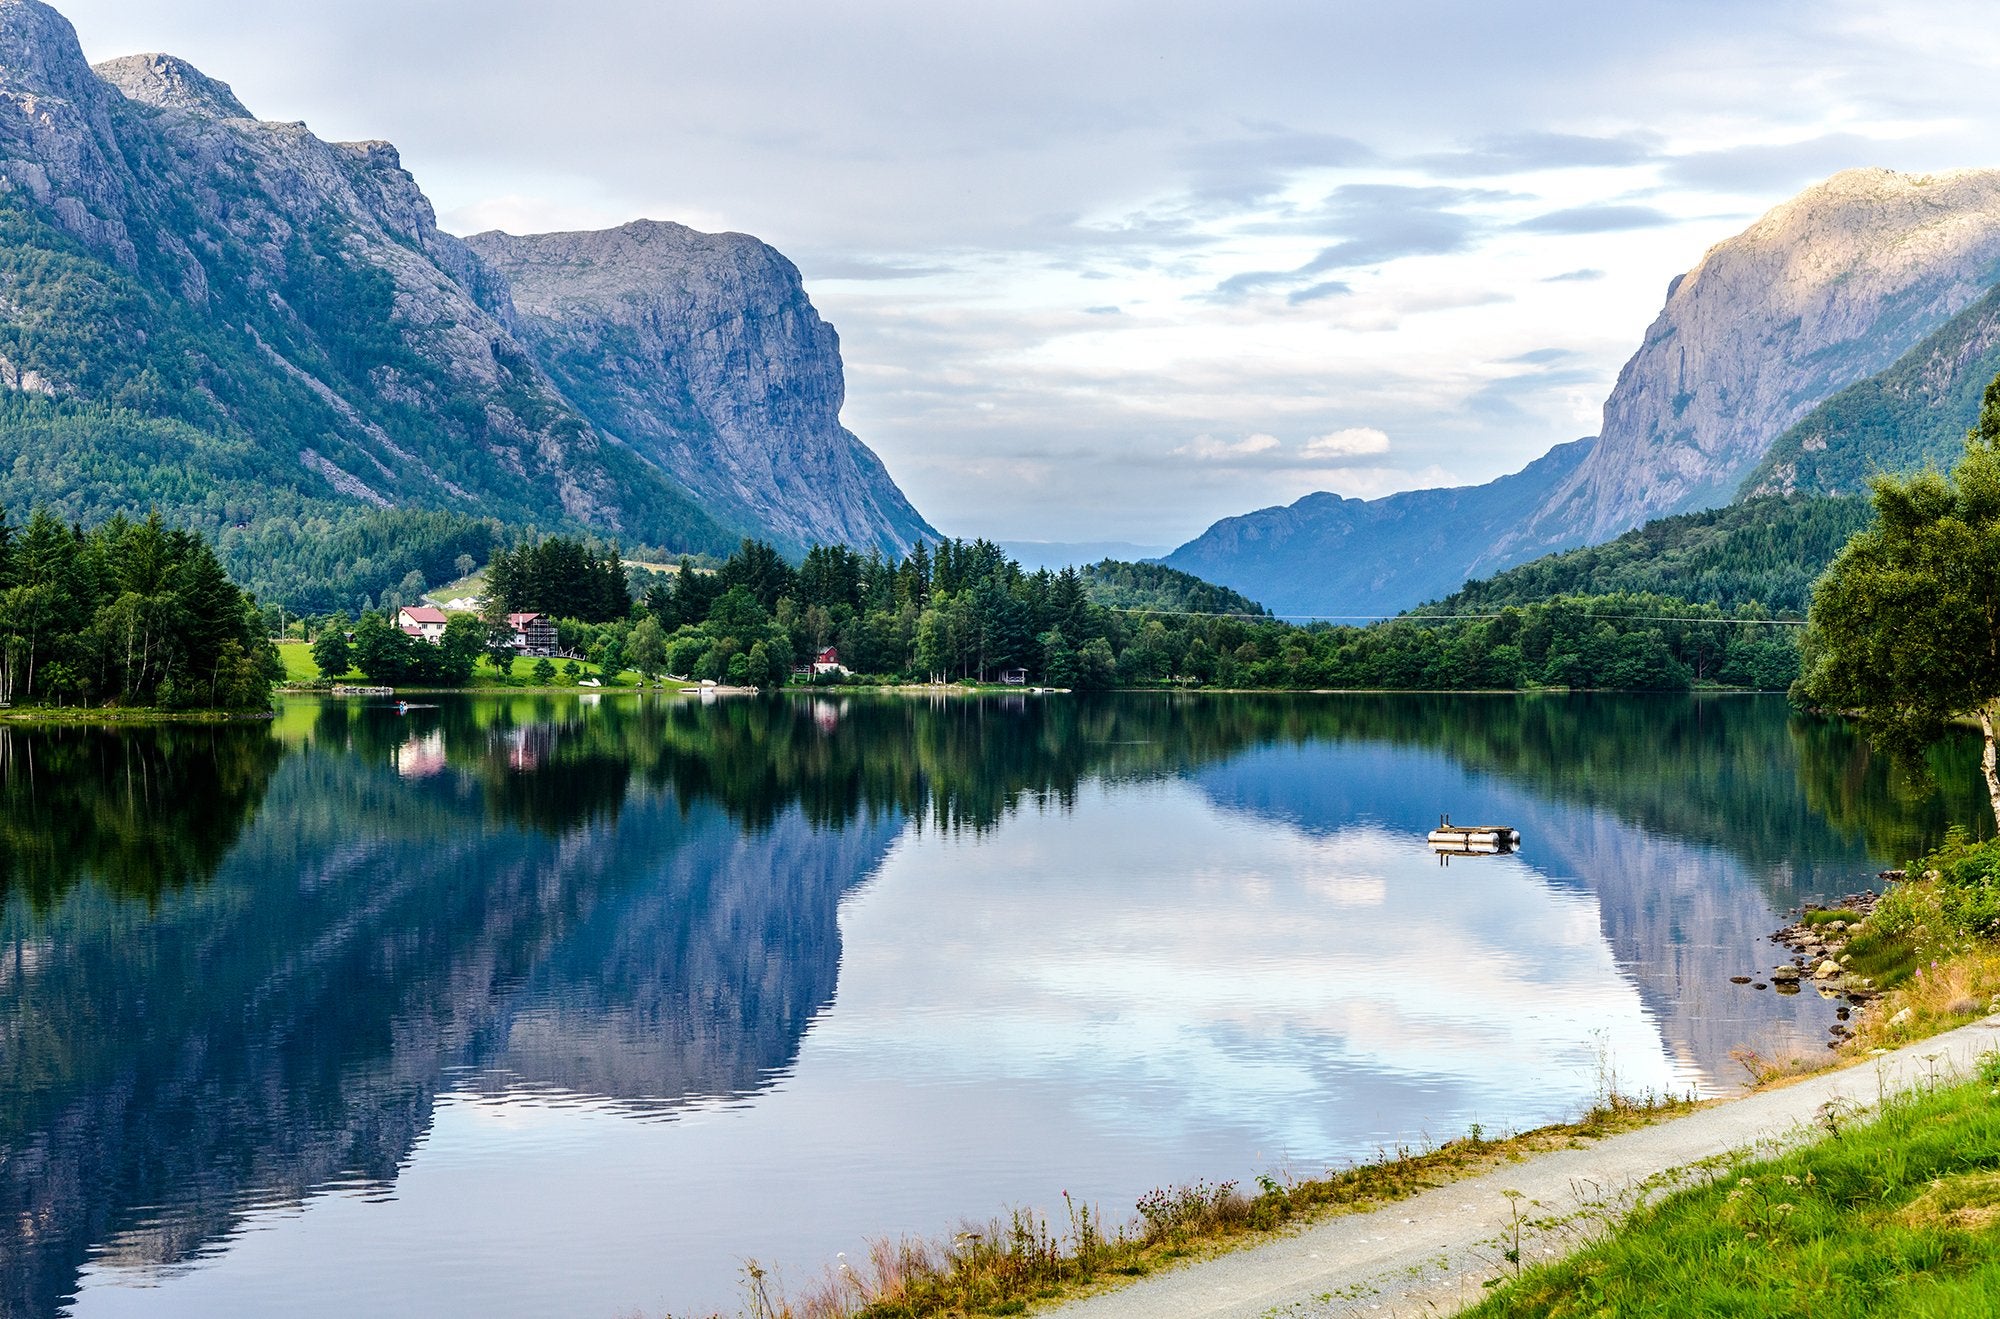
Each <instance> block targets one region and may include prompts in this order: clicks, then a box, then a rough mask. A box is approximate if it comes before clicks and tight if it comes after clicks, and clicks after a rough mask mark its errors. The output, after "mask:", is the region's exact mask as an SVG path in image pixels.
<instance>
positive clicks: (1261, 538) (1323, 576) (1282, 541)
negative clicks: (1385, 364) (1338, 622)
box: [1162, 439, 1595, 618]
mask: <svg viewBox="0 0 2000 1319" xmlns="http://www.w3.org/2000/svg"><path fill="white" fill-rule="evenodd" d="M1594 445H1595V441H1593V440H1589V439H1582V440H1572V441H1571V442H1570V443H1568V444H1559V445H1557V446H1556V447H1555V448H1553V449H1551V450H1550V451H1549V452H1548V453H1546V454H1544V455H1543V456H1542V457H1540V458H1538V459H1536V460H1535V461H1534V462H1532V463H1530V464H1528V466H1527V467H1525V468H1523V469H1522V470H1521V471H1518V472H1515V473H1514V474H1513V475H1511V476H1503V477H1501V478H1500V479H1498V480H1496V481H1490V482H1488V483H1487V484H1485V485H1478V486H1459V487H1456V488H1454V489H1449V490H1411V491H1405V492H1404V493H1402V494H1395V495H1389V496H1386V497H1384V498H1382V499H1368V500H1362V499H1342V498H1341V497H1340V496H1339V495H1333V494H1314V495H1307V496H1306V497H1305V498H1304V499H1301V500H1299V501H1298V502H1297V503H1295V504H1293V505H1291V506H1290V507H1287V508H1266V509H1260V510H1259V511H1257V512H1255V513H1246V514H1244V515H1243V516H1241V517H1234V518H1225V519H1223V520H1222V521H1221V522H1218V523H1216V524H1215V525H1214V526H1212V527H1210V528H1209V529H1208V530H1207V531H1205V532H1203V533H1202V534H1201V535H1200V536H1199V537H1197V538H1196V539H1195V540H1192V541H1190V542H1188V543H1187V544H1186V545H1183V546H1181V547H1180V548H1179V549H1177V550H1175V551H1174V552H1173V553H1172V554H1170V555H1168V556H1167V557H1166V558H1165V559H1163V560H1162V562H1163V563H1165V564H1166V565H1167V566H1168V567H1170V568H1178V569H1180V570H1181V571H1182V572H1187V573H1193V574H1194V575H1195V576H1197V577H1202V578H1205V579H1207V580H1208V581H1211V582H1216V583H1218V584H1220V585H1223V586H1227V587H1230V588H1232V589H1234V590H1237V591H1241V592H1242V593H1243V594H1245V595H1247V596H1250V597H1252V598H1253V599H1256V600H1261V601H1263V602H1264V604H1266V605H1267V606H1269V607H1270V608H1271V610H1272V611H1273V612H1274V613H1276V614H1278V615H1280V616H1281V617H1284V616H1292V617H1297V616H1302V615H1319V616H1322V617H1328V618H1367V617H1377V616H1383V615H1389V614H1397V613H1401V612H1402V611H1403V610H1405V609H1408V608H1410V607H1411V606H1413V605H1418V604H1421V603H1423V602H1424V601H1426V600H1434V599H1436V598H1437V597H1438V596H1440V595H1443V594H1445V593H1446V592H1448V591H1451V590H1454V589H1456V588H1457V587H1458V586H1459V585H1460V584H1461V583H1463V582H1464V581H1465V580H1466V579H1467V578H1468V577H1470V576H1472V575H1473V574H1474V573H1476V572H1478V571H1481V570H1482V568H1490V566H1491V565H1489V564H1488V556H1489V554H1490V547H1491V546H1492V545H1493V544H1494V542H1495V541H1497V540H1498V539H1499V538H1500V537H1502V536H1503V535H1505V534H1506V532H1507V531H1508V530H1509V529H1510V528H1512V527H1514V526H1515V525H1517V524H1518V523H1519V522H1520V521H1521V520H1522V519H1523V518H1525V517H1527V516H1528V515H1529V514H1530V513H1532V512H1533V511H1534V510H1535V509H1536V508H1538V507H1540V506H1541V504H1542V502H1543V501H1544V500H1545V499H1547V498H1548V496H1549V494H1550V492H1551V491H1553V490H1555V489H1556V488H1558V486H1560V485H1561V483H1562V482H1564V481H1565V480H1567V479H1569V478H1570V476H1572V475H1573V474H1574V473H1575V472H1576V470H1577V468H1578V467H1579V466H1580V465H1581V464H1582V463H1583V462H1584V461H1585V459H1587V458H1588V457H1589V455H1590V453H1591V451H1592V449H1593V447H1594Z"/></svg>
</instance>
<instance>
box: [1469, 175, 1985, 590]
mask: <svg viewBox="0 0 2000 1319" xmlns="http://www.w3.org/2000/svg"><path fill="white" fill-rule="evenodd" d="M1996 281H2000V170H1961V171H1957V172H1954V173H1949V174H1936V175H1910V174H1897V173H1894V172H1892V171H1889V170H1883V169H1856V170H1847V171H1845V172H1843V173H1840V174H1836V175H1834V176H1833V177H1832V178H1830V179H1827V180H1826V181H1825V182H1823V183H1819V184H1816V185H1814V186H1813V187H1811V188H1808V189H1806V190H1805V191H1804V192H1802V193H1800V194H1799V195H1798V196H1797V197H1794V198H1793V199H1792V200H1791V201H1788V202H1786V203H1785V204H1784V205H1782V206H1779V207H1776V208H1775V209H1773V210H1772V211H1770V212H1769V213H1768V214H1766V215H1765V216H1764V217H1763V218H1762V219H1760V220H1758V221H1757V222H1756V223H1755V224H1753V225H1751V226H1750V228H1748V229H1746V230H1744V231H1743V232H1742V233H1740V234H1738V235H1737V236H1735V237H1734V238H1730V239H1728V240H1726V241H1724V242H1721V243H1718V244H1716V245H1715V246H1714V247H1712V248H1710V249H1709V251H1708V253H1707V254H1706V255H1705V256H1703V257H1702V259H1701V261H1700V262H1699V263H1698V264H1697V265H1696V266H1695V267H1694V269H1693V270H1691V271H1689V272H1688V273H1687V274H1685V275H1682V276H1680V277H1679V278H1678V279H1676V280H1675V281H1674V282H1673V284H1672V285H1671V286H1670V287H1669V288H1668V290H1667V303H1666V307H1665V308H1664V309H1663V310H1662V311H1661V312H1660V315H1659V318H1658V319H1657V320H1655V321H1654V322H1653V324H1652V326H1651V327H1650V328H1649V329H1648V330H1647V331H1646V338H1645V342H1644V343H1643V344H1642V345H1641V346H1640V348H1639V351H1638V352H1637V353H1635V354H1634V355H1633V357H1632V360H1631V361H1629V362H1627V363H1626V364H1625V369H1624V370H1623V371H1621V372H1620V373H1619V375H1618V383H1617V385H1616V387H1614V388H1613V389H1612V391H1611V397H1610V398H1609V399H1608V400H1606V402H1605V404H1604V426H1603V429H1602V430H1601V431H1600V432H1599V442H1598V446H1597V451H1596V452H1595V453H1594V454H1592V455H1591V458H1590V461H1589V462H1587V463H1585V464H1584V465H1583V466H1582V467H1580V468H1579V469H1578V470H1577V472H1576V473H1575V474H1574V475H1573V476H1572V477H1571V478H1570V479H1569V480H1568V481H1566V482H1565V483H1564V484H1563V485H1562V486H1561V487H1560V488H1558V489H1557V490H1556V491H1555V492H1554V493H1553V494H1551V495H1550V497H1549V499H1548V500H1547V501H1546V502H1545V503H1544V505H1543V506H1542V508H1540V509H1538V510H1537V511H1536V514H1535V516H1534V517H1533V518H1531V519H1530V520H1529V522H1528V523H1527V524H1526V525H1525V526H1524V527H1523V528H1522V529H1521V531H1520V533H1519V534H1517V535H1513V536H1509V537H1506V538H1504V539H1503V540H1502V541H1501V543H1500V545H1499V546H1498V549H1499V552H1500V557H1502V558H1507V557H1513V558H1515V559H1517V560H1518V559H1519V558H1520V557H1523V555H1524V553H1525V552H1539V551H1540V550H1543V549H1547V548H1554V547H1556V546H1559V545H1562V544H1574V543H1577V542H1578V541H1582V542H1585V543H1596V542H1599V541H1603V540H1605V539H1607V538H1609V537H1611V536H1614V535H1617V534H1618V533H1619V532H1622V531H1625V530H1627V529H1629V528H1631V527H1635V526H1637V525H1639V524H1640V523H1641V522H1644V521H1645V520H1646V519H1648V518H1652V517H1658V516H1660V515H1662V514H1667V513H1681V512H1687V511H1689V510H1692V509H1698V508H1711V507H1714V506H1715V505H1718V504H1724V503H1727V502H1728V501H1729V500H1730V499H1731V498H1732V497H1733V496H1734V495H1735V493H1736V488H1737V486H1738V485H1739V484H1741V482H1742V480H1743V477H1744V476H1745V475H1746V474H1747V473H1748V472H1749V471H1750V469H1751V468H1753V467H1755V466H1756V464H1757V462H1758V461H1759V460H1760V459H1761V458H1763V456H1764V454H1765V451H1766V450H1768V449H1769V448H1770V447H1771V444H1772V442H1773V441H1774V440H1776V439H1777V437H1778V436H1779V435H1780V434H1781V433H1783V432H1784V431H1785V430H1786V429H1787V428H1788V427H1790V426H1791V425H1792V423H1794V422H1796V421H1797V420H1798V419H1799V418H1800V417H1802V416H1804V415H1805V414H1806V413H1807V412H1808V411H1809V410H1811V409H1812V407H1813V406H1814V405H1815V404H1817V403H1819V402H1820V401H1821V400H1823V399H1825V398H1827V397H1828V396H1829V395H1831V394H1834V393H1836V392H1837V391H1839V390H1841V389H1844V388H1846V387H1847V386H1849V385H1851V384H1854V383H1855V382H1856V381H1859V380H1864V379H1866V378H1867V377H1869V376H1872V375H1874V374H1876V373H1877V372H1879V371H1882V370H1883V369H1885V368H1887V367H1888V366H1889V365H1890V364H1891V363H1893V362H1894V361H1895V360H1896V359H1897V358H1899V357H1901V356H1902V355H1903V354H1904V353H1905V352H1907V351H1908V350H1909V349H1910V348H1912V347H1913V346H1915V344H1916V343H1917V342H1918V341H1919V340H1921V339H1922V338H1924V337H1925V336H1926V335H1927V334H1929V333H1931V332H1932V331H1933V330H1935V329H1936V328H1937V327H1939V326H1940V325H1942V324H1943V323H1944V322H1946V321H1947V320H1949V319H1950V318H1951V317H1952V316H1954V315H1956V314H1957V313H1958V312H1959V311H1960V310H1962V309H1963V308H1965V307H1966V306H1967V305H1968V304H1970V303H1971V302H1973V301H1974V300H1975V299H1977V298H1979V297H1980V295H1982V294H1983V293H1985V292H1986V291H1987V290H1988V289H1989V288H1991V287H1992V286H1993V285H1994V283H1995V282H1996Z"/></svg>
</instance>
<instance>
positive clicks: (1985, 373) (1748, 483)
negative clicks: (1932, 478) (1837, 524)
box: [1743, 285, 2000, 496]
mask: <svg viewBox="0 0 2000 1319" xmlns="http://www.w3.org/2000/svg"><path fill="white" fill-rule="evenodd" d="M1995 375H2000V285H1996V286H1995V287H1994V288H1992V289H1989V290H1987V292H1986V295H1985V296H1984V297H1982V298H1980V299H1979V300H1978V301H1977V302H1975V303H1973V304H1972V305H1971V306H1970V307H1967V308H1966V309H1965V310H1964V311H1962V312H1960V313H1959V314H1958V315H1956V316H1954V317H1952V318H1951V319H1950V320H1949V321H1946V322H1945V323H1944V325H1943V326H1942V327H1940V328H1939V329H1938V330H1936V331H1934V332H1933V333H1932V334H1931V335H1929V336H1928V337H1927V338H1925V339H1924V340H1923V342H1921V343H1919V344H1918V345H1917V346H1916V347H1915V348H1912V349H1911V350H1910V351H1909V352H1907V353H1905V354H1903V356H1902V357H1900V358H1898V359H1897V360H1896V362H1895V364H1894V365H1892V366H1891V367H1890V368H1889V369H1888V370H1886V371H1884V372H1882V373H1881V374H1880V375H1875V376H1870V377H1869V378H1868V379H1866V380H1863V381H1861V382H1860V383H1858V384H1853V385H1849V386H1848V387H1847V388H1846V389H1843V390H1841V391H1840V392H1839V393H1838V394H1835V395H1834V396H1833V397H1832V398H1829V399H1828V400H1826V402H1824V403H1822V404H1820V405H1819V406H1818V407H1816V408H1814V409H1813V410H1812V411H1811V412H1808V413H1807V414H1806V415H1805V417H1804V418H1803V419H1802V420H1800V421H1799V423H1798V424H1797V425H1795V426H1793V427H1792V428H1791V429H1790V430H1788V431H1786V432H1785V433H1784V434H1783V435H1780V436H1779V437H1778V438H1777V440H1776V441H1775V442H1774V443H1773V444H1772V445H1771V448H1770V451H1769V452H1767V453H1766V454H1765V455H1764V460H1763V461H1762V462H1760V463H1758V464H1757V467H1756V469H1755V470H1754V471H1752V472H1751V473H1750V475H1749V476H1748V477H1747V478H1745V479H1744V482H1743V494H1744V495H1745V496H1757V495H1772V494H1790V493H1792V492H1793V491H1799V492H1801V493H1816V494H1824V495H1840V494H1853V493H1856V492H1859V491H1862V490H1865V489H1867V486H1868V478H1869V477H1870V476H1873V475H1874V474H1875V473H1877V472H1892V473H1906V472H1913V471H1916V470H1917V469H1919V468H1921V467H1922V466H1923V465H1924V464H1925V463H1936V464H1937V465H1938V466H1939V467H1940V468H1947V467H1950V466H1951V465H1952V463H1954V462H1955V461H1957V459H1958V456H1959V454H1960V453H1961V452H1963V450H1964V448H1965V433H1966V431H1968V430H1970V429H1971V428H1972V426H1973V424H1974V423H1975V422H1977V421H1978V420H1979V402H1980V398H1981V396H1982V395H1983V394H1984V393H1985V392H1986V386H1987V385H1988V384H1989V383H1991V381H1992V380H1993V377H1994V376H1995Z"/></svg>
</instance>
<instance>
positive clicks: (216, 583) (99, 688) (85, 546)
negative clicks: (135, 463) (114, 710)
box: [0, 509, 284, 710]
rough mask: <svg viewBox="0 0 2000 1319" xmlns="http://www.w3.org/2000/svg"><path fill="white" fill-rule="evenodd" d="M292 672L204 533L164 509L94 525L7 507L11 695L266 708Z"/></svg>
mask: <svg viewBox="0 0 2000 1319" xmlns="http://www.w3.org/2000/svg"><path fill="white" fill-rule="evenodd" d="M283 672H284V670H283V667H282V665H280V663H279V661H278V656H277V651H276V650H275V649H274V648H273V647H272V645H271V643H270V641H269V640H268V639H267V638H266V636H265V635H264V629H263V627H262V624H261V619H260V616H259V615H258V612H257V610H256V608H255V604H254V602H253V601H252V600H251V599H250V597H248V596H247V595H245V594H244V593H243V592H242V591H241V590H240V589H238V587H237V586H236V584H235V583H234V582H232V581H230V579H229V575H228V574H227V573H226V572H224V571H223V568H222V564H221V562H220V561H219V560H218V559H217V558H216V556H215V553H214V551H213V550H212V549H210V548H209V545H208V542H206V541H205V540H203V539H202V538H201V537H199V536H197V535H194V534H192V533H190V532H186V531H179V530H170V529H169V528H167V527H166V526H165V525H164V524H163V523H162V522H161V520H160V519H159V518H158V517H157V516H153V517H148V518H146V519H145V520H143V521H133V520H131V519H129V518H126V517H124V516H123V515H118V516H114V517H112V518H111V519H109V520H108V521H106V522H104V523H103V524H101V525H100V526H98V527H97V528H96V529H95V530H92V531H88V532H86V531H84V530H83V529H81V528H80V527H77V526H74V525H69V524H65V523H64V522H62V521H61V520H60V519H58V518H57V517H55V516H54V515H53V514H51V513H50V512H49V511H48V510H46V509H38V510H36V512H35V513H34V514H32V515H31V516H30V517H29V519H28V521H27V523H26V524H25V525H23V526H21V527H18V528H16V527H14V526H11V525H10V524H9V523H8V522H7V520H6V516H5V514H4V512H0V702H6V703H9V704H14V705H27V704H36V705H67V704H92V705H102V704H115V705H121V706H161V707H166V708H169V709H189V708H214V709H224V710H261V709H265V708H268V707H269V705H270V696H271V684H272V683H273V682H274V681H275V680H276V679H278V678H279V677H282V676H283Z"/></svg>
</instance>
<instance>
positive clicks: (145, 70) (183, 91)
mask: <svg viewBox="0 0 2000 1319" xmlns="http://www.w3.org/2000/svg"><path fill="white" fill-rule="evenodd" d="M92 71H93V72H94V73H96V74H97V76H98V77H99V78H102V79H103V80H104V81H105V82H108V83H110V84H111V85H112V86H113V87H116V88H117V89H118V90H119V91H121V92H123V93H125V95H126V96H127V97H128V98H130V99H132V100H134V101H138V102H140V103H141V104H143V105H151V106H157V107H158V108H160V109H162V110H184V111H186V112H188V113H189V114H204V115H208V116H210V117H211V118H215V119H250V118H254V117H255V116H253V115H252V114H251V113H250V112H249V111H248V110H246V109H244V108H243V102H241V101H239V100H237V99H236V93H235V92H233V91H231V90H230V88H229V84H228V83H226V82H219V81H217V80H216V79H214V78H211V77H209V76H208V75H207V74H205V73H203V72H202V71H201V70H200V69H197V68H196V67H194V65H192V64H189V63H188V62H187V61H186V60H183V59H176V58H175V57H174V56H172V55H161V54H157V53H155V54H147V55H125V56H121V57H120V58H118V59H115V60H106V61H105V62H104V63H102V64H98V65H93V66H92Z"/></svg>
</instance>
